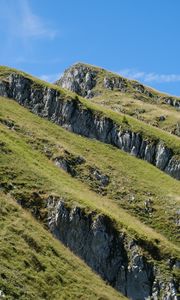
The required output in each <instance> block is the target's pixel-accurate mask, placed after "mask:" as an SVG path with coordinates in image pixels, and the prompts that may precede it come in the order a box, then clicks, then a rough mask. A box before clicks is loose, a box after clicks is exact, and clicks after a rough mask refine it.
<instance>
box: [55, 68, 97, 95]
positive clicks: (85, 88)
mask: <svg viewBox="0 0 180 300" xmlns="http://www.w3.org/2000/svg"><path fill="white" fill-rule="evenodd" d="M96 75H97V72H96V71H92V70H91V68H88V67H87V66H84V65H81V66H79V67H77V68H76V67H74V68H73V69H68V70H66V71H65V73H64V76H63V77H62V78H60V80H59V81H57V82H56V84H57V85H60V86H61V87H62V88H66V89H68V90H70V91H72V92H75V93H77V94H78V95H80V96H82V97H86V98H92V97H93V93H92V91H91V90H92V89H93V88H94V87H95V85H96Z"/></svg>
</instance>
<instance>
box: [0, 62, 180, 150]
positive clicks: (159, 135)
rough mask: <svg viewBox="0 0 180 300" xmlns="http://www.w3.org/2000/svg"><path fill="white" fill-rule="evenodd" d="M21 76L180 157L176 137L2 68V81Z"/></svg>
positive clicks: (38, 86)
mask: <svg viewBox="0 0 180 300" xmlns="http://www.w3.org/2000/svg"><path fill="white" fill-rule="evenodd" d="M12 72H13V73H17V74H21V75H22V76H24V77H26V78H27V79H29V80H31V82H32V84H33V85H35V86H36V88H41V87H45V86H47V87H50V88H52V89H56V90H57V91H59V92H60V94H61V99H62V98H63V99H64V101H66V100H73V101H77V102H78V103H79V104H80V105H81V106H82V107H84V109H89V110H91V111H92V112H93V113H94V114H98V115H100V116H101V117H106V118H110V119H112V120H113V121H114V122H115V123H116V124H117V125H118V126H119V127H120V128H122V129H123V130H126V129H128V130H132V131H134V132H140V133H141V134H142V136H143V137H144V138H148V139H149V140H150V141H160V140H161V141H163V142H164V144H165V145H166V146H167V147H169V148H171V149H172V150H173V152H174V154H176V155H180V139H179V138H178V137H176V136H172V135H171V134H169V133H166V132H164V131H163V130H161V129H159V128H155V127H153V126H151V125H148V124H145V123H144V122H142V121H140V120H136V119H134V118H133V117H130V116H128V115H127V116H126V119H127V123H128V124H124V123H123V118H124V114H121V113H116V112H114V111H111V110H109V109H107V108H105V107H102V106H100V105H97V104H95V103H92V102H91V101H89V100H86V99H84V98H82V97H77V95H76V94H74V93H71V92H69V91H66V90H63V89H61V88H59V87H58V86H56V85H52V84H48V83H46V82H44V81H41V80H39V79H37V78H34V77H32V76H30V75H28V74H26V73H24V72H20V71H17V70H15V69H11V68H8V67H4V66H0V78H1V80H6V79H7V77H8V75H9V74H11V73H12Z"/></svg>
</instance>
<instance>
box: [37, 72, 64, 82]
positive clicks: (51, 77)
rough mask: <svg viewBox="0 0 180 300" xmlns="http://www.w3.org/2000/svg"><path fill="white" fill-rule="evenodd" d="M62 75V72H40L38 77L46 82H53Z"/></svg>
mask: <svg viewBox="0 0 180 300" xmlns="http://www.w3.org/2000/svg"><path fill="white" fill-rule="evenodd" d="M61 76H62V73H55V74H42V75H40V76H39V78H40V79H42V80H44V81H47V82H55V81H56V80H58V79H59V78H60V77H61Z"/></svg>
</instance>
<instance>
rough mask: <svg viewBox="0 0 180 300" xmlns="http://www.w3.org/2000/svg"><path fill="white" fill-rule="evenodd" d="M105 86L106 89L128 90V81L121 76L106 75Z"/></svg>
mask: <svg viewBox="0 0 180 300" xmlns="http://www.w3.org/2000/svg"><path fill="white" fill-rule="evenodd" d="M104 87H105V88H106V89H110V90H114V89H117V90H119V91H121V92H126V91H127V82H126V80H125V79H124V78H122V77H120V76H116V77H115V76H114V77H112V76H111V77H104Z"/></svg>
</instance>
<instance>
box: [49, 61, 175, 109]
mask: <svg viewBox="0 0 180 300" xmlns="http://www.w3.org/2000/svg"><path fill="white" fill-rule="evenodd" d="M55 84H57V85H59V86H61V87H62V88H65V89H68V90H70V91H73V92H75V93H77V94H78V95H80V96H82V97H86V98H93V97H94V96H96V92H94V90H93V89H94V87H95V86H96V85H99V87H100V88H101V89H108V90H118V91H120V92H122V93H127V92H128V93H132V94H135V95H136V98H138V95H140V96H145V97H149V98H150V99H151V100H153V101H155V102H162V103H164V104H168V105H171V106H173V107H175V108H176V109H180V99H179V98H176V97H172V96H162V95H160V94H159V93H158V92H155V91H153V90H151V89H149V88H147V87H146V86H144V85H143V84H141V83H139V82H137V81H134V80H129V79H126V78H123V77H121V76H120V75H116V74H113V73H110V72H107V71H106V70H104V69H100V68H97V67H92V66H88V65H86V64H82V63H77V64H75V65H73V66H72V67H70V68H68V69H67V70H65V72H64V74H63V76H62V77H61V78H60V79H59V80H58V81H57V82H55ZM98 93H100V91H98ZM141 99H142V97H140V100H141Z"/></svg>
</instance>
